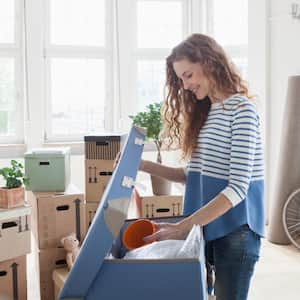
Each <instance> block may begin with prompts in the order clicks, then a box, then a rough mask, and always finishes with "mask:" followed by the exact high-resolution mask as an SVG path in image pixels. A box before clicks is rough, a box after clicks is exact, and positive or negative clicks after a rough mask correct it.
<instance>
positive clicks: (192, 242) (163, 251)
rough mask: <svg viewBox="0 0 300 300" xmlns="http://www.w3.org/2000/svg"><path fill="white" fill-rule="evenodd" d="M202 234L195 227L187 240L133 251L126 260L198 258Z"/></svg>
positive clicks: (154, 243)
mask: <svg viewBox="0 0 300 300" xmlns="http://www.w3.org/2000/svg"><path fill="white" fill-rule="evenodd" d="M202 242H203V239H202V232H201V228H200V226H199V225H194V226H193V228H192V229H191V231H190V233H189V235H188V236H187V238H186V240H165V241H159V242H153V243H151V244H149V245H146V246H143V247H140V248H137V249H134V250H131V251H129V252H127V253H126V255H125V256H124V259H163V258H168V259H169V258H170V259H171V258H198V257H199V256H200V251H201V246H202Z"/></svg>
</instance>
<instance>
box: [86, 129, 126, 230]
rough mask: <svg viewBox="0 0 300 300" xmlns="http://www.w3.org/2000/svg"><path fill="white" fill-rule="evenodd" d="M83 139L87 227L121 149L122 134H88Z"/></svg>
mask: <svg viewBox="0 0 300 300" xmlns="http://www.w3.org/2000/svg"><path fill="white" fill-rule="evenodd" d="M84 141H85V199H86V227H87V228H89V226H90V225H91V222H92V220H93V218H94V216H95V214H96V210H97V208H98V206H99V203H100V200H101V198H102V195H103V193H104V190H105V188H106V186H107V184H108V182H109V180H110V178H111V175H112V172H113V164H114V160H115V157H116V155H117V154H118V152H120V150H121V146H122V143H123V141H124V136H121V135H96V136H95V135H93V136H92V135H89V136H85V137H84Z"/></svg>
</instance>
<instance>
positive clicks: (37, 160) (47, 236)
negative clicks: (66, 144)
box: [25, 149, 86, 300]
mask: <svg viewBox="0 0 300 300" xmlns="http://www.w3.org/2000/svg"><path fill="white" fill-rule="evenodd" d="M69 162H70V152H69V150H68V149H67V150H63V151H61V152H59V150H57V151H56V152H53V150H49V151H47V150H43V151H31V152H30V153H27V154H25V171H26V175H27V176H28V177H30V186H29V189H30V190H31V191H30V192H28V201H29V203H30V205H31V206H32V218H31V221H32V232H33V235H34V245H35V248H36V249H35V251H33V253H34V254H36V257H35V260H36V264H35V265H36V267H37V270H36V271H37V274H39V282H40V294H41V299H42V300H53V299H54V288H53V282H52V272H53V270H54V269H56V268H60V267H66V252H65V250H64V249H63V247H62V244H61V239H62V238H63V237H65V236H67V235H69V234H71V233H72V232H74V233H75V234H76V237H77V239H78V240H79V241H82V240H83V238H84V235H85V233H86V229H85V224H86V223H85V202H84V196H83V193H82V192H80V191H79V190H78V188H77V187H76V186H74V185H73V184H70V163H69ZM41 178H43V180H41ZM53 182H56V184H53Z"/></svg>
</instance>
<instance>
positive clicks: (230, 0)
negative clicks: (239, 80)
mask: <svg viewBox="0 0 300 300" xmlns="http://www.w3.org/2000/svg"><path fill="white" fill-rule="evenodd" d="M233 12H236V13H233ZM208 15H210V16H212V18H211V19H209V24H208V31H209V33H210V34H211V35H212V36H214V38H215V39H216V40H217V42H218V43H220V44H221V45H222V46H223V47H224V48H225V50H226V51H227V53H228V54H229V55H230V57H231V58H232V59H233V61H234V63H235V64H236V66H237V67H238V68H239V70H240V72H241V74H242V76H243V77H247V75H248V0H227V1H222V0H212V1H208Z"/></svg>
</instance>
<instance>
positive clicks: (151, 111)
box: [129, 103, 162, 163]
mask: <svg viewBox="0 0 300 300" xmlns="http://www.w3.org/2000/svg"><path fill="white" fill-rule="evenodd" d="M146 108H147V111H145V112H139V113H137V114H136V115H134V116H129V118H131V119H132V121H133V124H134V125H137V126H140V127H143V128H146V129H147V135H146V139H147V140H152V141H153V142H154V143H155V145H156V148H157V151H158V153H157V162H159V163H161V146H162V140H161V138H160V132H161V130H162V120H161V108H162V103H153V104H150V105H148V106H147V107H146Z"/></svg>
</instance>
